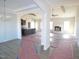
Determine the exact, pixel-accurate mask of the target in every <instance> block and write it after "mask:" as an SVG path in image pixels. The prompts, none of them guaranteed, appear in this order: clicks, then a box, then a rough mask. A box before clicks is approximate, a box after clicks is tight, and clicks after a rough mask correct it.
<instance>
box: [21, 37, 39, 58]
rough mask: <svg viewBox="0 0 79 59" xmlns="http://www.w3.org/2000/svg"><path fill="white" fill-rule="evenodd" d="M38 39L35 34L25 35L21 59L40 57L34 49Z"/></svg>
mask: <svg viewBox="0 0 79 59" xmlns="http://www.w3.org/2000/svg"><path fill="white" fill-rule="evenodd" d="M35 43H36V39H35V37H34V36H30V37H29V36H27V37H23V39H22V41H21V48H20V55H19V58H20V59H40V58H39V56H38V54H37V53H36V51H35V49H34V44H35Z"/></svg>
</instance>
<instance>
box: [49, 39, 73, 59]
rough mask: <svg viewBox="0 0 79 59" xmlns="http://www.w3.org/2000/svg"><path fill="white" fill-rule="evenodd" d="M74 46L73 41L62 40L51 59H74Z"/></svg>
mask: <svg viewBox="0 0 79 59" xmlns="http://www.w3.org/2000/svg"><path fill="white" fill-rule="evenodd" d="M73 44H74V41H73V39H62V40H61V41H60V42H59V44H58V46H57V47H56V48H55V50H54V51H53V52H52V54H51V55H50V56H49V59H74V56H73Z"/></svg>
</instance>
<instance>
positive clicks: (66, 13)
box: [52, 6, 77, 17]
mask: <svg viewBox="0 0 79 59" xmlns="http://www.w3.org/2000/svg"><path fill="white" fill-rule="evenodd" d="M63 9H64V10H63ZM76 9H77V7H76V6H63V8H62V7H61V6H58V7H54V8H53V11H52V14H54V15H56V16H53V17H75V15H76Z"/></svg>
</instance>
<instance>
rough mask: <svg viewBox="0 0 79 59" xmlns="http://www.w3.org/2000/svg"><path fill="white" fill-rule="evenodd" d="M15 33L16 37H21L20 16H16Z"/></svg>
mask: <svg viewBox="0 0 79 59" xmlns="http://www.w3.org/2000/svg"><path fill="white" fill-rule="evenodd" d="M17 30H18V32H17V35H18V39H22V33H21V16H17Z"/></svg>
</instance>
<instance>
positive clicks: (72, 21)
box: [52, 17, 75, 33]
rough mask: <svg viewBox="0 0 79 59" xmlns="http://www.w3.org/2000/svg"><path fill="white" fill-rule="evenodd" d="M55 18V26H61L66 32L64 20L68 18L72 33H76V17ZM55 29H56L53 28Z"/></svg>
mask: <svg viewBox="0 0 79 59" xmlns="http://www.w3.org/2000/svg"><path fill="white" fill-rule="evenodd" d="M52 20H53V27H54V26H60V27H61V30H62V32H64V21H66V20H68V21H70V29H69V31H70V33H74V28H75V17H71V18H54V19H52ZM53 31H54V29H53Z"/></svg>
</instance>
